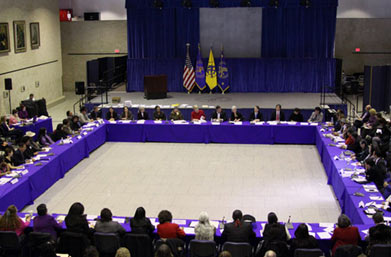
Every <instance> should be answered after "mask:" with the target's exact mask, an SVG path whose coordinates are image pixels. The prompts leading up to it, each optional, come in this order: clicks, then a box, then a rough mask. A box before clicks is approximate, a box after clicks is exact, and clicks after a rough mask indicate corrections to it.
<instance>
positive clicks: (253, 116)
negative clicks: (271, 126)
mask: <svg viewBox="0 0 391 257" xmlns="http://www.w3.org/2000/svg"><path fill="white" fill-rule="evenodd" d="M256 119H258V120H260V121H263V115H262V113H261V112H260V111H259V112H258V113H257V116H255V112H252V113H251V115H250V121H253V120H256Z"/></svg>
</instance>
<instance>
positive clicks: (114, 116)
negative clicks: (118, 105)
mask: <svg viewBox="0 0 391 257" xmlns="http://www.w3.org/2000/svg"><path fill="white" fill-rule="evenodd" d="M106 120H109V121H116V120H118V114H117V112H116V111H115V110H114V109H113V107H110V108H109V111H108V112H107V113H106Z"/></svg>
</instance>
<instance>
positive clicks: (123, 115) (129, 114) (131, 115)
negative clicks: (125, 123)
mask: <svg viewBox="0 0 391 257" xmlns="http://www.w3.org/2000/svg"><path fill="white" fill-rule="evenodd" d="M121 119H125V112H123V113H122V114H121ZM126 119H127V120H133V113H132V112H131V111H128V117H126Z"/></svg>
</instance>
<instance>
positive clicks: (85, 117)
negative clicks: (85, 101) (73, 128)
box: [80, 106, 90, 125]
mask: <svg viewBox="0 0 391 257" xmlns="http://www.w3.org/2000/svg"><path fill="white" fill-rule="evenodd" d="M80 122H81V124H82V125H84V124H87V123H88V122H90V118H88V114H87V108H86V107H85V106H83V107H81V108H80Z"/></svg>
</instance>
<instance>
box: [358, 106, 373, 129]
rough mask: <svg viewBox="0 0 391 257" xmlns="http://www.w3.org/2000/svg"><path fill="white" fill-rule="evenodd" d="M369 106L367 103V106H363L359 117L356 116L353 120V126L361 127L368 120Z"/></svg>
mask: <svg viewBox="0 0 391 257" xmlns="http://www.w3.org/2000/svg"><path fill="white" fill-rule="evenodd" d="M371 108H372V107H371V106H370V105H369V104H368V105H367V106H365V110H364V112H363V114H362V115H361V116H360V117H357V119H356V120H355V121H354V126H355V127H356V128H361V127H362V125H364V123H367V122H368V120H369V110H370V109H371Z"/></svg>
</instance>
